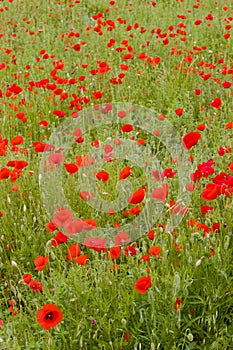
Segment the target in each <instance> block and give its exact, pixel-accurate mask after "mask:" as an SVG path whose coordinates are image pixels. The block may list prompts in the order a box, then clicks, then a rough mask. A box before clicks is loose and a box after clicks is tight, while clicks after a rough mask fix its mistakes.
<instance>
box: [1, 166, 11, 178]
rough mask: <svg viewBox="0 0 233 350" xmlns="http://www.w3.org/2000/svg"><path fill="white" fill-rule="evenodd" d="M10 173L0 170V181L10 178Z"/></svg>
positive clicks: (3, 169) (6, 170) (5, 169)
mask: <svg viewBox="0 0 233 350" xmlns="http://www.w3.org/2000/svg"><path fill="white" fill-rule="evenodd" d="M10 174H11V172H10V170H9V169H7V168H2V169H0V180H4V179H7V178H8V177H9V176H10Z"/></svg>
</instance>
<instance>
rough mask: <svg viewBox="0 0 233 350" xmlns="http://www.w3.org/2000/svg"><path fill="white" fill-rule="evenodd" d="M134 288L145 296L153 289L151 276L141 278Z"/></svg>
mask: <svg viewBox="0 0 233 350" xmlns="http://www.w3.org/2000/svg"><path fill="white" fill-rule="evenodd" d="M134 287H135V289H136V290H137V291H138V292H139V293H141V294H145V293H146V292H147V290H148V289H149V288H150V287H151V277H150V276H143V277H140V278H139V279H138V280H137V282H136V283H135V286H134Z"/></svg>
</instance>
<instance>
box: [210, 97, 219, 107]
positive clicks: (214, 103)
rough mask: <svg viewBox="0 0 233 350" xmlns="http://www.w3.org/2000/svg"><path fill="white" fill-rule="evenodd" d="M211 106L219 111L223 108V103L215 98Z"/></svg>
mask: <svg viewBox="0 0 233 350" xmlns="http://www.w3.org/2000/svg"><path fill="white" fill-rule="evenodd" d="M210 106H211V107H213V108H217V109H219V108H220V107H221V106H222V101H221V99H220V98H219V97H216V98H214V99H213V100H212V101H211V102H210Z"/></svg>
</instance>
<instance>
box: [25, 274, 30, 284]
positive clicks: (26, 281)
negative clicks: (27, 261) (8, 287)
mask: <svg viewBox="0 0 233 350" xmlns="http://www.w3.org/2000/svg"><path fill="white" fill-rule="evenodd" d="M31 280H32V275H31V274H30V273H25V274H24V275H23V283H24V284H29V283H30V282H31Z"/></svg>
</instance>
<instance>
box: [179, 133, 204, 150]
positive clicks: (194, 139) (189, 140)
mask: <svg viewBox="0 0 233 350" xmlns="http://www.w3.org/2000/svg"><path fill="white" fill-rule="evenodd" d="M200 137H201V134H200V133H199V132H196V131H192V132H189V133H188V134H186V135H185V136H184V137H183V140H182V143H183V146H184V147H185V148H186V149H187V150H189V149H191V148H192V147H193V146H195V145H196V144H197V143H198V140H199V139H200Z"/></svg>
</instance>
